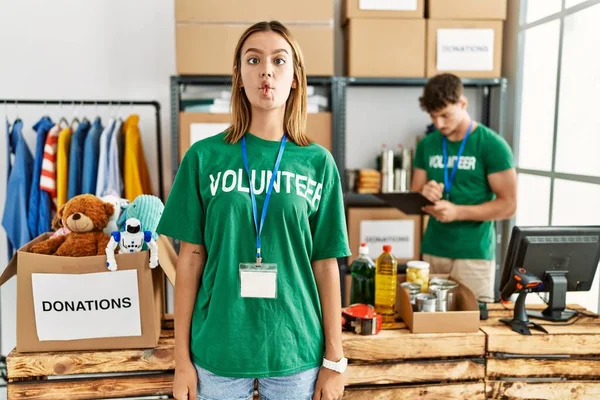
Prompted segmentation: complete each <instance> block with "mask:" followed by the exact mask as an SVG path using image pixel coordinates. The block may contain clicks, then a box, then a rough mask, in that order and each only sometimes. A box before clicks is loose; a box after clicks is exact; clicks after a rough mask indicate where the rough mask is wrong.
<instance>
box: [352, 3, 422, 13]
mask: <svg viewBox="0 0 600 400" xmlns="http://www.w3.org/2000/svg"><path fill="white" fill-rule="evenodd" d="M358 8H360V9H361V10H379V11H416V10H417V0H359V2H358Z"/></svg>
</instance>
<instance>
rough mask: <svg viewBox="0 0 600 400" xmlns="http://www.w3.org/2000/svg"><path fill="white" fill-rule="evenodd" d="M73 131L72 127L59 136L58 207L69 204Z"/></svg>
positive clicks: (61, 132) (57, 160)
mask: <svg viewBox="0 0 600 400" xmlns="http://www.w3.org/2000/svg"><path fill="white" fill-rule="evenodd" d="M72 134H73V131H72V129H71V127H70V126H67V127H66V128H64V129H63V130H62V131H60V133H59V134H58V147H57V151H56V204H57V206H58V207H60V206H62V205H63V204H65V203H66V202H67V197H68V196H67V194H68V183H69V150H70V148H71V136H72Z"/></svg>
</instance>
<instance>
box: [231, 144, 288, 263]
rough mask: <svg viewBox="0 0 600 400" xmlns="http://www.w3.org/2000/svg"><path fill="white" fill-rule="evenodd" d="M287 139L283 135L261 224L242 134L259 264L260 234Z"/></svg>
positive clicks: (243, 154) (257, 261) (260, 258)
mask: <svg viewBox="0 0 600 400" xmlns="http://www.w3.org/2000/svg"><path fill="white" fill-rule="evenodd" d="M286 140H287V136H286V135H283V139H281V146H280V147H279V154H277V161H275V167H274V168H273V175H271V180H270V181H269V186H268V187H267V196H266V197H265V204H264V205H263V209H262V214H261V216H260V225H259V223H258V212H257V207H256V195H255V194H254V185H253V184H252V179H251V178H250V169H249V168H248V156H247V154H246V136H242V157H243V159H244V168H245V169H246V174H248V183H249V186H250V198H251V199H252V215H253V216H254V226H255V228H256V263H257V264H260V263H261V262H262V256H261V251H260V234H261V232H262V228H263V225H264V223H265V217H266V215H267V208H268V207H269V199H270V198H271V192H273V185H274V183H275V176H277V172H278V171H279V165H280V164H281V157H282V156H283V149H284V147H285V142H286Z"/></svg>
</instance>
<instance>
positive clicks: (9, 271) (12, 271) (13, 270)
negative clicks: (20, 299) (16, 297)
mask: <svg viewBox="0 0 600 400" xmlns="http://www.w3.org/2000/svg"><path fill="white" fill-rule="evenodd" d="M16 274H17V253H15V255H14V256H13V257H12V258H11V259H10V262H9V263H8V267H6V269H5V270H4V272H2V275H0V286H2V285H4V283H5V282H6V281H8V280H9V279H10V278H12V277H13V276H15V275H16Z"/></svg>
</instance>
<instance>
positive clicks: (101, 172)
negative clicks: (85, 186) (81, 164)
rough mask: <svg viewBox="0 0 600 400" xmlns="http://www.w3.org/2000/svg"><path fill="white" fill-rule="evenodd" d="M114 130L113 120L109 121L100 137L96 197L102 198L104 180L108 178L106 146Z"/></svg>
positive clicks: (104, 185)
mask: <svg viewBox="0 0 600 400" xmlns="http://www.w3.org/2000/svg"><path fill="white" fill-rule="evenodd" d="M114 128H115V120H114V119H112V118H111V119H110V120H109V121H108V125H106V128H104V130H103V131H102V134H101V135H100V152H99V153H98V173H97V177H96V196H98V197H102V196H104V195H103V193H104V188H105V187H106V179H107V176H108V146H109V144H110V135H111V133H112V131H113V130H114Z"/></svg>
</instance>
